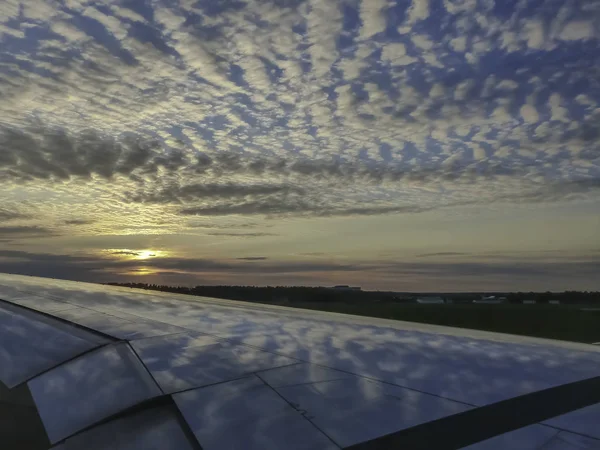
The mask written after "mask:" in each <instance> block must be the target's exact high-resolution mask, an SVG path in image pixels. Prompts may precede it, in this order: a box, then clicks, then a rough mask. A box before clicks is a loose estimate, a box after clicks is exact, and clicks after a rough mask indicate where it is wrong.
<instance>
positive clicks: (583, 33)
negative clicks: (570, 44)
mask: <svg viewBox="0 0 600 450" xmlns="http://www.w3.org/2000/svg"><path fill="white" fill-rule="evenodd" d="M593 37H594V26H593V24H592V23H591V22H589V21H587V20H580V21H573V22H569V23H568V24H567V25H565V27H564V28H563V29H562V31H561V32H560V38H561V39H563V40H565V41H581V40H586V39H591V38H593Z"/></svg>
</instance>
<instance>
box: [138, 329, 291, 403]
mask: <svg viewBox="0 0 600 450" xmlns="http://www.w3.org/2000/svg"><path fill="white" fill-rule="evenodd" d="M138 342H139V343H140V344H138ZM132 345H133V347H134V349H135V350H136V352H137V353H138V355H139V356H140V358H141V360H142V362H143V363H144V364H145V365H146V367H148V369H149V370H150V372H151V373H152V376H153V377H154V378H155V379H156V381H157V382H158V384H159V385H160V387H161V388H162V389H163V390H164V391H165V392H167V393H172V392H177V391H182V390H184V389H191V388H195V387H201V386H206V385H209V384H215V383H220V382H223V381H227V380H233V379H235V378H239V377H240V376H242V375H245V374H249V373H252V372H255V371H257V370H264V369H270V368H273V367H280V366H285V365H289V364H295V363H296V362H297V361H296V360H294V359H291V358H288V357H286V356H281V355H277V354H273V353H269V352H264V351H261V350H258V349H255V348H251V347H246V346H244V345H239V344H235V343H231V342H220V341H218V340H216V338H214V337H212V336H205V335H197V334H181V335H175V336H171V337H167V338H165V339H160V338H152V339H149V340H148V342H144V341H143V340H142V341H134V342H133V343H132Z"/></svg>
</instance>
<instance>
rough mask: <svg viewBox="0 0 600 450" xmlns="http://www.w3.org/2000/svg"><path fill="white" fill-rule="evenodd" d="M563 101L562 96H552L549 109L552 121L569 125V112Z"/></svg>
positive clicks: (549, 100)
mask: <svg viewBox="0 0 600 450" xmlns="http://www.w3.org/2000/svg"><path fill="white" fill-rule="evenodd" d="M562 105H563V100H562V97H561V96H560V94H556V93H554V94H552V95H551V96H550V98H549V99H548V108H550V114H551V116H552V117H551V120H558V121H561V122H565V123H569V118H568V115H569V111H568V110H567V109H566V108H565V107H564V106H562Z"/></svg>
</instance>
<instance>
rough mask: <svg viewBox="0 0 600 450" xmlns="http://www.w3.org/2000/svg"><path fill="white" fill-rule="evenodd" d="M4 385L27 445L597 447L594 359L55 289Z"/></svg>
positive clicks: (379, 326) (7, 323)
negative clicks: (24, 429) (24, 428)
mask: <svg viewBox="0 0 600 450" xmlns="http://www.w3.org/2000/svg"><path fill="white" fill-rule="evenodd" d="M0 382H1V383H0V404H2V402H4V404H11V405H12V409H11V411H12V413H11V414H10V417H9V418H8V419H7V420H9V421H10V420H13V422H14V423H13V425H15V424H17V425H18V423H17V422H18V420H20V419H19V418H20V417H21V416H22V418H23V420H25V418H26V419H27V420H28V422H27V424H26V433H25V434H26V438H27V439H26V441H27V445H30V448H31V449H33V450H37V449H43V448H49V447H51V448H53V449H60V450H75V449H90V450H103V449H116V450H121V449H122V450H125V449H134V450H138V449H140V450H141V449H144V450H147V449H157V450H158V449H160V450H188V449H190V450H191V449H205V450H213V449H215V450H217V449H244V450H254V449H260V450H271V449H292V450H309V449H310V450H320V449H327V450H329V449H357V450H358V449H361V450H363V449H364V450H371V449H411V450H414V449H428V450H431V449H438V448H439V449H459V448H467V449H469V450H495V449H509V450H537V449H542V448H543V449H545V450H548V449H552V450H575V449H582V448H585V449H600V426H599V425H600V347H598V346H594V345H587V344H579V343H570V342H561V341H553V340H546V339H537V338H528V337H520V336H510V335H502V334H497V333H488V332H482V331H474V330H466V329H456V328H448V327H441V326H432V325H424V324H415V323H408V322H399V321H391V320H384V319H374V318H365V317H355V316H349V315H343V314H333V313H325V312H317V311H307V310H300V309H293V308H285V307H275V306H270V305H262V304H255V303H245V302H237V301H229V300H220V299H214V298H205V297H191V296H185V295H177V294H167V293H161V292H150V291H140V290H135V289H129V288H122V287H113V286H102V285H94V284H87V283H77V282H69V281H59V280H52V279H41V278H33V277H24V276H16V275H2V274H0ZM0 419H1V417H0ZM6 423H8V422H6ZM19 423H20V424H22V423H23V422H22V421H21V422H19ZM17 425H15V426H17ZM19 426H23V425H19ZM5 428H6V429H8V428H10V426H8V425H7V426H5V427H4V428H2V420H0V439H2V440H3V438H2V435H1V433H2V430H4V429H5ZM11 429H12V428H11ZM5 431H6V430H5ZM6 432H7V433H8V432H9V431H6ZM14 442H17V441H14ZM20 442H24V441H20ZM20 445H21V446H20V447H18V448H19V449H21V448H26V447H25V446H24V445H25V444H20ZM44 446H45V447H44ZM2 448H5V447H3V446H2ZM7 448H11V447H10V446H9V447H7ZM15 448H17V447H15Z"/></svg>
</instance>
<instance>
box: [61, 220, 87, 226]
mask: <svg viewBox="0 0 600 450" xmlns="http://www.w3.org/2000/svg"><path fill="white" fill-rule="evenodd" d="M92 223H94V221H93V220H91V219H69V220H65V225H90V224H92Z"/></svg>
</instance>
